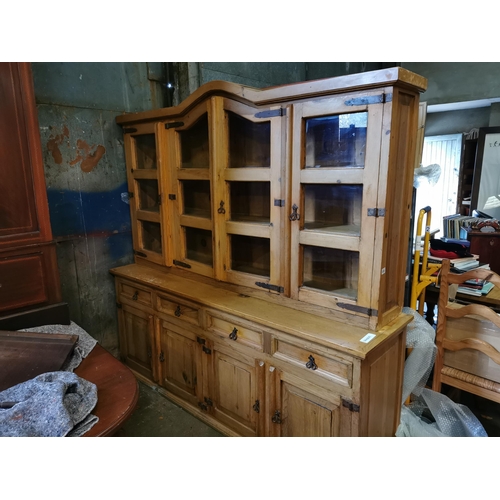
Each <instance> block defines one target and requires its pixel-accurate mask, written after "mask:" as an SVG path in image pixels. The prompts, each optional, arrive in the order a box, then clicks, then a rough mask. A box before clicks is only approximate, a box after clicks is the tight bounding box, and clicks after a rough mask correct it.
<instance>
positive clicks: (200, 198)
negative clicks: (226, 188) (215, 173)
mask: <svg viewBox="0 0 500 500" xmlns="http://www.w3.org/2000/svg"><path fill="white" fill-rule="evenodd" d="M181 186H182V199H183V200H184V207H183V208H184V210H183V214H184V215H193V216H195V217H203V218H205V219H210V214H211V211H210V181H181Z"/></svg>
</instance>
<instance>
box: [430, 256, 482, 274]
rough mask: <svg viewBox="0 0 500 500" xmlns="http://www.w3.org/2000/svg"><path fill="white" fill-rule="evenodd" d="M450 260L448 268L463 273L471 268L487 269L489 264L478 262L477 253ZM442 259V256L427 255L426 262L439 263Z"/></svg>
mask: <svg viewBox="0 0 500 500" xmlns="http://www.w3.org/2000/svg"><path fill="white" fill-rule="evenodd" d="M449 260H450V270H451V271H452V272H457V273H465V272H467V271H470V270H471V269H476V268H479V267H481V268H483V269H489V268H490V266H489V264H482V263H481V262H479V255H471V256H469V257H458V258H456V259H449ZM442 261H443V258H442V257H435V256H433V255H430V254H429V256H428V257H427V262H428V263H429V264H441V262H442Z"/></svg>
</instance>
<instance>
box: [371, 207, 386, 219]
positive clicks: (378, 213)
mask: <svg viewBox="0 0 500 500" xmlns="http://www.w3.org/2000/svg"><path fill="white" fill-rule="evenodd" d="M367 213H368V217H384V216H385V208H369V209H368V210H367Z"/></svg>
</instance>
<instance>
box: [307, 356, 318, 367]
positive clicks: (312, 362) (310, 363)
mask: <svg viewBox="0 0 500 500" xmlns="http://www.w3.org/2000/svg"><path fill="white" fill-rule="evenodd" d="M306 368H309V370H316V368H318V365H317V364H316V361H314V358H313V357H312V356H309V361H308V362H307V363H306Z"/></svg>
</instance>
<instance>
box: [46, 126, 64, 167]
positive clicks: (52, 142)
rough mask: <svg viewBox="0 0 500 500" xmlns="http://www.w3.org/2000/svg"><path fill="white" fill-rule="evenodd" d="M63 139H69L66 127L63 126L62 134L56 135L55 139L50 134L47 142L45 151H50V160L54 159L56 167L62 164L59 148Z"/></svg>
mask: <svg viewBox="0 0 500 500" xmlns="http://www.w3.org/2000/svg"><path fill="white" fill-rule="evenodd" d="M65 137H66V138H69V129H68V127H67V126H66V125H65V126H64V130H63V132H62V134H58V135H56V136H55V137H54V136H53V135H52V134H51V135H50V137H49V140H48V142H47V149H48V150H49V151H50V153H51V155H52V158H54V162H55V163H56V164H57V165H60V164H61V163H62V162H63V156H62V154H61V150H60V149H59V146H60V145H61V144H62V142H63V141H64V138H65Z"/></svg>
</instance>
